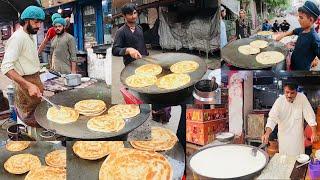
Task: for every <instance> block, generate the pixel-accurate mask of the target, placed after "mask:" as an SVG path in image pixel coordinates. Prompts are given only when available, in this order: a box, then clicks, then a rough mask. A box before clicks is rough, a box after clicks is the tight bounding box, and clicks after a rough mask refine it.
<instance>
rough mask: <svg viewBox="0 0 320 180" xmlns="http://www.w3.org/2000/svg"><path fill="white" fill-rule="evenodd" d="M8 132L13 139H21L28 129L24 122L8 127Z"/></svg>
mask: <svg viewBox="0 0 320 180" xmlns="http://www.w3.org/2000/svg"><path fill="white" fill-rule="evenodd" d="M7 133H8V137H9V138H10V139H11V140H19V139H21V137H22V134H28V130H27V127H26V126H25V125H23V124H13V125H11V126H9V127H8V128H7Z"/></svg>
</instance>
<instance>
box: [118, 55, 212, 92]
mask: <svg viewBox="0 0 320 180" xmlns="http://www.w3.org/2000/svg"><path fill="white" fill-rule="evenodd" d="M151 57H153V58H154V59H157V60H159V65H160V66H163V67H167V69H162V73H161V74H159V75H158V76H157V78H160V77H162V76H164V75H167V74H171V73H172V72H171V71H170V70H169V68H170V66H171V65H173V64H175V63H177V62H180V61H186V60H192V61H195V62H197V63H198V64H199V68H198V69H197V70H196V71H194V72H191V73H188V74H189V75H190V78H191V81H190V82H189V83H188V84H186V85H184V86H181V87H179V88H176V89H162V88H158V87H157V86H156V85H152V86H148V87H143V88H134V87H130V86H128V85H127V84H126V79H127V77H129V76H131V75H133V74H135V70H136V69H137V68H138V67H140V66H142V65H145V64H150V63H149V62H147V61H144V60H143V59H140V60H136V61H133V62H131V63H130V64H129V65H127V66H126V67H125V68H124V69H123V70H122V71H121V74H120V80H121V83H122V84H124V85H125V86H126V87H128V88H129V89H132V90H134V91H136V92H139V93H144V94H164V93H170V92H175V91H179V90H182V89H185V88H187V87H190V86H192V85H193V84H195V83H196V82H198V81H199V80H200V79H201V78H202V77H203V75H204V74H205V73H206V71H207V64H206V63H205V61H204V60H203V59H201V58H200V57H198V56H195V55H191V54H186V53H162V54H156V55H152V56H151Z"/></svg>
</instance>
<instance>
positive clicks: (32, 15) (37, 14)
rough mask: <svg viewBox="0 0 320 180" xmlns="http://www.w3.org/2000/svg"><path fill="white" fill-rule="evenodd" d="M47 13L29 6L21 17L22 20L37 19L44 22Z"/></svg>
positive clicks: (36, 7)
mask: <svg viewBox="0 0 320 180" xmlns="http://www.w3.org/2000/svg"><path fill="white" fill-rule="evenodd" d="M45 16H46V15H45V13H44V11H43V10H42V8H40V7H38V6H28V7H27V8H26V9H25V10H24V11H23V12H22V13H21V16H20V19H21V20H25V19H36V20H42V21H43V20H44V19H45Z"/></svg>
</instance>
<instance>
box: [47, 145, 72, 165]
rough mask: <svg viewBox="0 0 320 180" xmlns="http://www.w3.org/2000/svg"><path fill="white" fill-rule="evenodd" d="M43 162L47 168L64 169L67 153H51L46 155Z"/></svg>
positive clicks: (63, 150)
mask: <svg viewBox="0 0 320 180" xmlns="http://www.w3.org/2000/svg"><path fill="white" fill-rule="evenodd" d="M45 161H46V164H47V165H48V166H51V167H57V168H66V167H67V152H66V150H65V149H61V150H55V151H52V152H50V153H48V154H47V155H46V157H45Z"/></svg>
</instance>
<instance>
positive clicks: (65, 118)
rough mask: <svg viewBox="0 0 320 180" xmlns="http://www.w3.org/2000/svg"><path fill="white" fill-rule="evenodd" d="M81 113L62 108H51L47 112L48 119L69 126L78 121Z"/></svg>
mask: <svg viewBox="0 0 320 180" xmlns="http://www.w3.org/2000/svg"><path fill="white" fill-rule="evenodd" d="M78 118H79V113H78V112H77V111H76V110H74V109H73V108H70V107H64V106H60V110H59V109H57V108H55V107H50V108H49V109H48V111H47V119H48V120H50V121H53V122H56V123H59V124H67V123H72V122H75V121H77V120H78Z"/></svg>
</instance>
